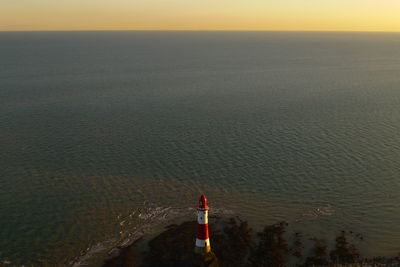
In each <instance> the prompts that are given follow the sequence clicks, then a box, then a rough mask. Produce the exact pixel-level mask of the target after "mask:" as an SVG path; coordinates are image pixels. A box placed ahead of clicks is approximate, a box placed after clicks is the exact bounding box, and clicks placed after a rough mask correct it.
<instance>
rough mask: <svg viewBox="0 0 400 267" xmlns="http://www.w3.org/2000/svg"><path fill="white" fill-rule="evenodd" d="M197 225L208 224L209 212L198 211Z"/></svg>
mask: <svg viewBox="0 0 400 267" xmlns="http://www.w3.org/2000/svg"><path fill="white" fill-rule="evenodd" d="M197 223H198V224H208V210H198V211H197Z"/></svg>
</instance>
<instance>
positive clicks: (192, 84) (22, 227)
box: [0, 32, 400, 264]
mask: <svg viewBox="0 0 400 267" xmlns="http://www.w3.org/2000/svg"><path fill="white" fill-rule="evenodd" d="M0 59H1V60H0V147H1V152H2V153H0V162H1V168H0V203H1V205H0V241H1V242H0V260H1V261H3V260H10V261H12V262H19V263H21V264H22V263H25V264H26V263H35V264H40V263H39V262H40V261H45V262H50V263H62V262H66V261H68V259H69V258H71V257H74V256H76V255H78V254H79V253H80V251H81V250H86V249H87V248H88V247H92V246H93V244H100V243H103V242H106V241H107V240H111V239H113V238H117V237H119V236H120V234H119V233H120V232H121V228H123V229H124V231H127V229H128V230H129V229H133V228H135V227H143V225H144V224H146V223H149V224H150V223H156V222H154V221H151V222H150V221H148V220H146V219H142V218H143V216H144V214H156V213H157V212H156V213H153V212H154V211H157V209H158V210H163V209H165V208H167V209H168V208H174V209H178V210H179V209H181V210H184V212H182V216H188V215H187V209H188V208H190V207H193V206H194V205H195V203H196V201H197V198H198V195H199V193H200V192H204V193H206V195H207V196H208V198H209V201H210V205H211V207H213V208H214V209H215V210H222V211H223V212H225V213H228V214H230V213H232V214H237V215H240V216H241V217H243V218H245V219H248V220H249V221H251V222H252V224H253V225H254V226H255V227H260V226H261V225H263V224H265V223H270V222H275V221H276V220H282V219H285V220H288V221H289V223H291V224H293V225H294V227H297V228H299V229H300V230H302V231H305V232H310V233H317V234H320V235H322V236H325V237H326V238H328V239H329V238H332V236H333V235H335V234H336V233H337V231H338V230H341V229H343V228H346V229H354V230H356V231H358V232H361V233H363V234H364V236H365V238H366V241H365V242H364V243H363V244H361V246H362V247H363V252H364V254H366V255H393V254H394V253H395V252H398V251H400V223H399V222H400V206H399V203H400V193H399V192H400V177H399V176H400V163H399V160H400V90H399V88H400V75H399V74H400V34H382V33H379V34H378V33H368V34H367V33H363V34H361V33H290V32H287V33H279V32H275V33H272V32H236V33H234V32H59V33H57V32H42V33H22V32H21V33H12V32H10V33H5V32H4V33H0ZM178 213H179V212H178ZM139 214H141V215H140V216H139ZM129 215H131V217H129ZM164 215H165V214H164ZM155 217H156V218H157V220H158V219H160V220H161V219H162V218H159V217H157V216H155ZM172 217H173V216H172ZM124 218H131V219H132V221H130V223H131V224H130V225H127V224H124V223H123V225H121V222H122V221H124ZM157 220H156V221H157Z"/></svg>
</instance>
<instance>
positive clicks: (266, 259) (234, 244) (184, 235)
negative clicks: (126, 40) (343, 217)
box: [103, 219, 400, 267]
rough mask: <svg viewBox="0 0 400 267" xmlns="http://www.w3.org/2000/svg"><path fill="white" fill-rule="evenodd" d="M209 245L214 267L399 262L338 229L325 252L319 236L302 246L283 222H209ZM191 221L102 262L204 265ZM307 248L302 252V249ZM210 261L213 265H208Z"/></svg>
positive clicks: (108, 266) (108, 265)
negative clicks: (369, 251)
mask: <svg viewBox="0 0 400 267" xmlns="http://www.w3.org/2000/svg"><path fill="white" fill-rule="evenodd" d="M209 227H210V237H211V238H210V239H211V247H212V251H213V253H214V254H215V256H216V257H217V258H218V263H219V266H221V267H231V266H239V267H240V266H255V267H258V266H267V267H269V266H271V267H286V266H298V267H307V266H338V267H339V266H354V267H355V266H374V267H375V266H376V267H378V266H396V267H400V254H399V256H398V257H394V258H391V259H385V258H373V259H364V258H362V257H361V254H360V252H359V250H358V249H357V248H356V246H355V245H354V244H351V243H350V241H349V240H350V237H352V238H353V239H354V238H356V239H357V240H362V239H363V238H362V236H361V235H356V234H354V233H353V232H346V231H342V232H340V233H339V234H338V236H337V238H336V240H335V247H334V248H333V249H332V250H331V251H329V248H328V246H327V244H326V242H325V241H324V240H321V239H318V238H312V239H311V240H310V241H311V242H312V244H313V245H312V247H311V248H310V251H309V249H306V246H305V244H304V243H303V239H304V238H303V236H302V235H301V234H300V233H294V234H292V235H290V234H289V233H288V232H287V223H285V222H280V223H276V224H273V225H269V226H266V227H265V228H264V230H263V231H261V232H259V233H254V232H253V230H252V229H251V228H250V227H249V225H248V224H247V222H244V221H241V220H239V219H229V220H224V221H222V222H221V221H220V222H218V223H214V224H210V225H209ZM194 229H196V222H195V221H191V222H185V223H182V224H180V225H171V226H169V227H168V228H167V229H166V231H164V232H163V233H161V234H160V235H158V236H157V237H155V238H154V239H152V240H151V241H149V243H148V246H149V249H148V250H147V251H145V252H138V250H137V249H136V244H133V245H131V246H129V247H127V248H123V249H121V251H120V254H119V256H117V257H114V258H111V259H108V260H107V261H106V262H105V263H104V265H103V267H117V266H118V267H122V266H123V267H131V266H143V267H147V266H208V264H204V263H201V262H204V258H203V259H200V258H199V256H197V255H195V254H194V242H195V236H194V232H195V230H194ZM305 251H307V253H305ZM212 256H214V255H212ZM210 266H215V265H210Z"/></svg>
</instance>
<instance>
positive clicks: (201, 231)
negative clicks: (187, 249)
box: [196, 224, 209, 240]
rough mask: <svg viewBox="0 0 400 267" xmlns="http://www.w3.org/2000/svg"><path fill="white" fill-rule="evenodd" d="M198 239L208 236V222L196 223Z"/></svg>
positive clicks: (204, 238)
mask: <svg viewBox="0 0 400 267" xmlns="http://www.w3.org/2000/svg"><path fill="white" fill-rule="evenodd" d="M196 237H197V238H198V239H201V240H206V239H208V238H209V236H208V224H197V236H196Z"/></svg>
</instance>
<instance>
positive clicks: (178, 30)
mask: <svg viewBox="0 0 400 267" xmlns="http://www.w3.org/2000/svg"><path fill="white" fill-rule="evenodd" d="M1 32H315V33H318V32H319V33H400V30H399V31H380V30H371V31H369V30H219V29H217V30H209V29H202V30H200V29H199V30H197V29H192V30H183V29H181V30H180V29H173V30H171V29H148V30H146V29H131V30H123V29H112V30H106V29H100V30H99V29H86V30H0V33H1Z"/></svg>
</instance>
